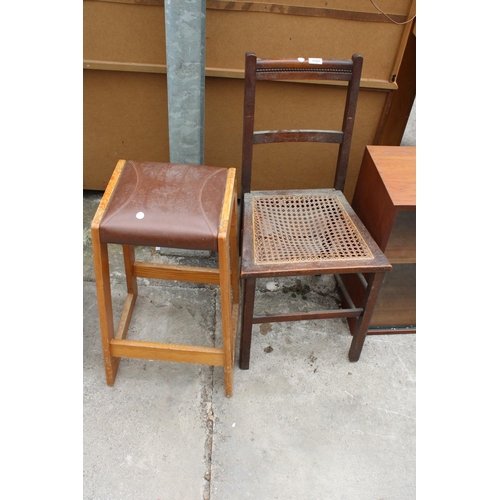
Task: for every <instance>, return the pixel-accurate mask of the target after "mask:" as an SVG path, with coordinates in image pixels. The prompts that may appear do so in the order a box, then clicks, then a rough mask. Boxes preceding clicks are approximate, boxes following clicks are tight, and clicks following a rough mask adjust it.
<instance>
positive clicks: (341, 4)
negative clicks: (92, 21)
mask: <svg viewBox="0 0 500 500" xmlns="http://www.w3.org/2000/svg"><path fill="white" fill-rule="evenodd" d="M88 1H94V2H109V3H124V4H135V5H162V6H163V5H164V1H163V0H88ZM410 3H411V0H406V1H403V0H377V2H376V5H377V6H378V7H379V9H380V10H382V11H383V12H385V13H386V14H393V15H397V14H401V15H405V14H406V13H407V12H408V6H409V5H410ZM238 4H242V5H241V6H239V5H238ZM255 5H264V6H265V7H266V9H268V12H269V13H274V12H276V11H278V12H281V9H282V8H283V6H286V7H288V6H293V7H299V8H300V7H302V8H303V9H308V8H317V9H322V10H323V11H327V10H344V11H350V12H366V13H379V12H380V10H379V9H377V8H376V7H375V5H374V4H373V2H368V1H367V0H333V1H330V2H328V1H325V0H307V2H306V1H304V0H279V2H272V1H270V0H253V2H251V3H250V2H245V1H242V0H239V1H236V2H234V1H231V2H229V1H225V0H207V8H208V9H210V8H219V9H228V10H231V9H238V10H249V9H251V8H252V7H254V6H255ZM291 12H295V11H293V10H292V11H291Z"/></svg>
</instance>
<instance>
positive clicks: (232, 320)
mask: <svg viewBox="0 0 500 500" xmlns="http://www.w3.org/2000/svg"><path fill="white" fill-rule="evenodd" d="M236 203H237V202H236V183H235V169H234V168H230V169H226V168H217V167H208V166H197V165H182V164H170V163H154V162H149V163H148V162H137V161H125V160H120V161H119V162H118V164H117V166H116V168H115V170H114V172H113V175H112V177H111V179H110V181H109V184H108V186H107V188H106V191H105V193H104V196H103V198H102V200H101V203H100V205H99V208H98V209H97V212H96V214H95V217H94V219H93V222H92V226H91V234H92V249H93V257H94V268H95V278H96V287H97V303H98V309H99V318H100V325H101V337H102V348H103V354H104V365H105V370H106V380H107V383H108V385H110V386H112V385H113V384H114V381H115V377H116V373H117V370H118V365H119V362H120V359H121V358H123V357H127V358H141V359H150V360H162V361H175V362H184V363H200V364H207V365H214V366H223V367H224V380H225V388H226V395H227V396H228V397H229V396H231V394H232V387H233V368H234V356H235V345H236V325H237V317H238V303H239V297H238V283H239V269H238V268H239V265H238V264H239V257H238V240H237V229H238V220H237V204H236ZM110 243H116V244H120V245H122V246H123V256H124V261H125V274H126V281H127V288H128V295H127V299H126V302H125V306H124V308H123V312H122V316H121V320H120V323H119V325H118V328H117V331H116V334H115V329H114V325H113V311H112V303H111V283H110V274H109V262H108V244H110ZM134 246H152V247H167V248H182V249H194V250H209V251H215V252H218V264H219V267H218V269H211V268H202V267H187V266H172V265H166V264H158V263H151V262H138V261H136V260H135V252H134ZM138 277H142V278H157V279H164V280H179V281H192V282H197V283H211V284H219V285H220V297H221V313H222V337H223V342H222V344H223V345H222V347H201V346H200V347H198V346H188V345H178V344H167V343H158V342H147V341H136V340H127V339H126V335H127V330H128V327H129V324H130V320H131V317H132V312H133V308H134V304H135V302H136V298H137V294H138V287H137V278H138ZM231 292H232V293H231Z"/></svg>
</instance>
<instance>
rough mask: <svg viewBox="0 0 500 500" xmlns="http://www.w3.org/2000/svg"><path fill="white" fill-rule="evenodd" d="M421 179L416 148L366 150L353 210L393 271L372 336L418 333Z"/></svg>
mask: <svg viewBox="0 0 500 500" xmlns="http://www.w3.org/2000/svg"><path fill="white" fill-rule="evenodd" d="M415 179H416V148H415V147H410V146H366V149H365V153H364V156H363V160H362V163H361V168H360V172H359V177H358V182H357V184H356V188H355V191H354V196H353V200H352V207H353V209H354V210H355V212H356V213H357V214H358V215H359V217H360V219H361V220H362V221H363V223H364V224H365V226H366V228H367V229H368V231H369V232H370V233H371V235H372V236H373V238H374V239H375V241H376V242H377V243H378V245H379V247H380V249H381V250H382V251H383V252H384V253H385V254H386V256H387V258H388V259H389V261H390V262H391V264H392V266H393V268H392V271H390V272H389V273H387V275H386V278H385V281H384V284H383V286H382V289H381V292H380V295H379V299H378V301H377V306H376V308H375V312H374V314H373V318H372V321H371V323H370V329H369V332H368V333H369V334H377V333H379V334H380V333H415V332H416V263H417V259H416V183H415ZM348 284H349V288H350V292H352V294H353V296H354V297H358V296H360V294H359V291H358V290H356V289H355V288H354V284H353V283H351V281H349V282H348ZM350 326H351V329H352V328H353V327H354V322H351V323H350Z"/></svg>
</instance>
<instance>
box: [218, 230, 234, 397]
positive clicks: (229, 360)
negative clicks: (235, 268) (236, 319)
mask: <svg viewBox="0 0 500 500" xmlns="http://www.w3.org/2000/svg"><path fill="white" fill-rule="evenodd" d="M219 272H220V301H221V315H222V345H223V349H224V383H225V387H226V396H227V397H231V395H232V394H233V375H234V348H235V337H236V335H233V328H232V323H233V322H232V300H231V266H230V250H229V240H228V239H227V238H223V239H220V240H219Z"/></svg>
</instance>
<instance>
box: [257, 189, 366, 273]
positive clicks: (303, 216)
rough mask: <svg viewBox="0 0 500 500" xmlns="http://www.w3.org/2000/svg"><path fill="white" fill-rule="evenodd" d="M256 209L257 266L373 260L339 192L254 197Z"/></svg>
mask: <svg viewBox="0 0 500 500" xmlns="http://www.w3.org/2000/svg"><path fill="white" fill-rule="evenodd" d="M252 209H253V210H252V212H253V236H254V259H255V263H256V264H281V263H292V262H317V261H350V260H361V259H372V258H373V255H372V253H371V251H370V249H369V248H368V245H367V244H366V242H365V241H364V239H363V237H362V235H361V234H360V233H359V231H358V229H357V228H356V226H355V224H354V223H353V221H352V219H351V217H350V216H349V214H348V213H347V211H346V209H345V208H344V206H343V205H342V203H341V202H340V200H339V197H338V196H337V195H336V194H335V193H331V194H300V195H295V194H288V195H266V196H254V197H253V198H252Z"/></svg>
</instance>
